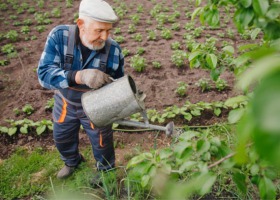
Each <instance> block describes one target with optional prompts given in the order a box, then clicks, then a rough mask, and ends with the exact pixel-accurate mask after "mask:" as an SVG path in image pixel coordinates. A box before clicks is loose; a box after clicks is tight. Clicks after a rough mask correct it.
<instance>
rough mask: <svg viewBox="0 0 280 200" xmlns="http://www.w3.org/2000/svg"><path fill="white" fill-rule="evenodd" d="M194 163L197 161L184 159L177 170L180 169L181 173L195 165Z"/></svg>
mask: <svg viewBox="0 0 280 200" xmlns="http://www.w3.org/2000/svg"><path fill="white" fill-rule="evenodd" d="M195 165H197V162H195V161H186V162H184V163H183V164H182V165H181V166H180V168H179V171H180V172H181V173H183V172H185V171H189V170H191V169H192V167H193V166H195Z"/></svg>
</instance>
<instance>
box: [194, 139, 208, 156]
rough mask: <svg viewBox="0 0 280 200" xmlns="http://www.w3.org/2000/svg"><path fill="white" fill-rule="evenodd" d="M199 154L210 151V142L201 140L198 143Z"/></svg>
mask: <svg viewBox="0 0 280 200" xmlns="http://www.w3.org/2000/svg"><path fill="white" fill-rule="evenodd" d="M196 148H197V153H199V154H203V153H205V152H207V151H208V150H209V149H210V142H208V141H206V140H199V141H197V143H196Z"/></svg>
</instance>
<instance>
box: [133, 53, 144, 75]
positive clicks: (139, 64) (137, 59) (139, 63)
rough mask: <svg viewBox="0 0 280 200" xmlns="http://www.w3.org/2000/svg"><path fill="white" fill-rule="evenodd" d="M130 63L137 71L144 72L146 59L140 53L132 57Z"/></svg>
mask: <svg viewBox="0 0 280 200" xmlns="http://www.w3.org/2000/svg"><path fill="white" fill-rule="evenodd" d="M130 65H131V67H132V68H134V69H135V71H137V72H142V71H144V69H145V68H146V59H145V58H143V57H141V56H139V55H135V56H133V57H132V58H131V59H130Z"/></svg>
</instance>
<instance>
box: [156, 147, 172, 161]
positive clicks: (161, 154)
mask: <svg viewBox="0 0 280 200" xmlns="http://www.w3.org/2000/svg"><path fill="white" fill-rule="evenodd" d="M172 155H173V151H172V150H171V149H169V148H168V149H162V150H161V151H160V152H159V157H160V160H165V159H168V158H170V157H171V156H172Z"/></svg>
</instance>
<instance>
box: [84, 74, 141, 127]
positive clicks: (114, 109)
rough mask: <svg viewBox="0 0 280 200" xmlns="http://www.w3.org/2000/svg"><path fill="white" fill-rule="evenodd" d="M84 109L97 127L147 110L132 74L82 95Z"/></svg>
mask: <svg viewBox="0 0 280 200" xmlns="http://www.w3.org/2000/svg"><path fill="white" fill-rule="evenodd" d="M82 105H83V109H84V111H85V113H86V115H87V116H88V118H89V119H90V120H91V121H92V123H93V124H94V125H95V126H96V127H102V126H106V125H109V124H112V123H113V122H115V121H117V120H120V119H124V118H126V117H129V116H130V115H132V114H134V113H137V112H142V111H144V110H145V106H144V102H143V95H139V93H138V90H137V87H136V85H135V82H134V81H133V79H132V78H131V77H130V76H128V75H127V76H124V77H122V78H119V79H117V80H116V81H113V82H112V83H110V84H108V85H106V86H104V87H102V88H100V89H98V90H92V91H89V92H86V93H84V94H83V95H82Z"/></svg>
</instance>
